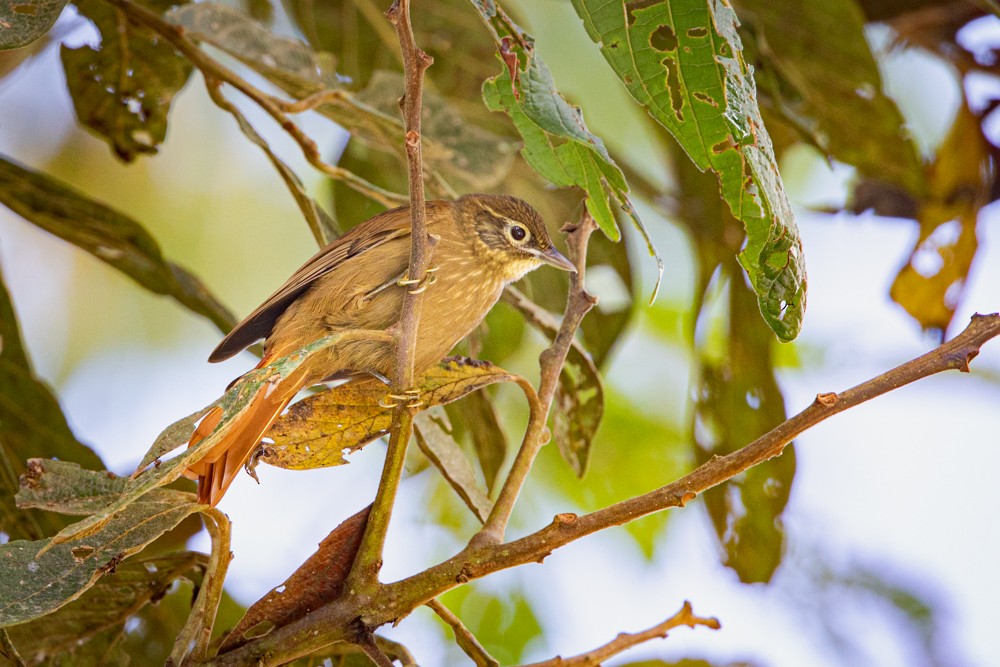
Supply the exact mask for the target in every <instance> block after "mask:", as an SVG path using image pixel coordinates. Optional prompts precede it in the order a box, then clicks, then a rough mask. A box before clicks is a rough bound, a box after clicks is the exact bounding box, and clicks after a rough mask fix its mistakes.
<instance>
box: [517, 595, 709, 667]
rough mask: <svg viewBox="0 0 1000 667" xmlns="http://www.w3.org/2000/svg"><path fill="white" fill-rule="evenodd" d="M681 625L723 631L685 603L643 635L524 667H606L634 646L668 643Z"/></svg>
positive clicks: (624, 634)
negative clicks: (668, 636)
mask: <svg viewBox="0 0 1000 667" xmlns="http://www.w3.org/2000/svg"><path fill="white" fill-rule="evenodd" d="M682 625H686V626H688V627H690V628H695V627H697V626H699V625H703V626H705V627H706V628H711V629H712V630H718V629H719V628H721V627H722V626H721V625H720V623H719V621H718V619H715V618H703V617H701V616H695V615H694V612H693V611H692V610H691V603H690V602H688V601H687V600H685V601H684V606H682V607H681V610H680V611H678V612H677V613H676V614H674V615H673V616H671V617H670V618H668V619H667V620H665V621H663V622H662V623H658V624H656V625H654V626H653V627H651V628H648V629H646V630H642V631H640V632H622V633H620V634H619V635H618V636H617V637H615V638H614V639H612V640H611V641H609V642H608V643H607V644H604V645H602V646H599V647H597V648H595V649H594V650H592V651H587V652H586V653H581V654H579V655H574V656H572V657H570V658H563V657H560V656H556V657H555V658H552V659H550V660H543V661H542V662H533V663H531V664H530V665H522V667H597V666H598V665H602V664H604V661H606V660H609V659H611V658H613V657H615V656H616V655H618V654H619V653H624V652H625V651H627V650H628V649H630V648H632V647H633V646H638V645H639V644H644V643H645V642H648V641H650V640H651V639H666V637H667V633H668V632H670V631H671V630H673V629H674V628H677V627H680V626H682Z"/></svg>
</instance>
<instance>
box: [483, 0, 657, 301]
mask: <svg viewBox="0 0 1000 667" xmlns="http://www.w3.org/2000/svg"><path fill="white" fill-rule="evenodd" d="M472 5H473V6H474V7H475V8H476V10H477V11H478V12H479V15H480V17H481V18H482V19H483V21H484V23H485V24H486V25H487V27H488V28H489V29H490V31H491V32H492V34H493V38H494V40H495V41H496V43H497V47H498V49H499V51H500V59H501V61H502V62H503V65H504V71H503V73H501V74H500V75H498V76H495V77H493V78H492V79H487V80H486V81H485V82H484V83H483V101H484V102H485V103H486V107H487V108H488V109H490V111H502V112H504V113H506V114H507V115H508V116H509V117H510V119H511V121H512V122H513V123H514V127H515V128H517V131H518V133H520V135H521V138H522V139H524V149H523V150H522V151H521V154H522V155H523V156H524V158H525V159H526V160H527V161H528V164H530V165H531V167H532V169H534V170H535V171H536V172H538V173H539V174H540V175H541V176H543V177H544V178H546V179H547V180H548V181H550V182H551V183H552V184H553V185H556V186H559V187H570V186H577V187H579V188H581V189H582V190H583V191H584V192H586V193H587V210H588V211H589V212H590V214H591V215H592V216H593V217H594V220H595V221H597V224H598V225H599V226H600V228H601V230H602V231H603V232H604V233H605V234H606V235H607V236H608V238H610V239H612V240H616V241H617V240H618V238H619V236H620V232H619V230H618V224H617V222H616V221H615V217H614V213H613V212H612V208H611V201H612V200H614V201H616V202H617V203H618V205H619V206H621V208H622V209H623V210H624V211H625V212H626V213H627V214H628V215H629V217H630V218H631V219H632V222H633V223H634V224H635V226H636V228H637V229H638V230H639V232H640V233H641V234H642V237H643V239H645V241H646V246H647V247H648V248H649V253H650V255H652V256H654V257H656V260H657V266H658V268H659V272H660V273H661V274H662V273H663V263H662V260H660V258H659V255H657V254H656V249H655V248H654V247H653V244H652V241H651V240H650V238H649V235H648V234H647V233H646V229H645V227H644V226H643V224H642V221H641V220H640V219H639V215H638V214H637V213H636V211H635V208H634V207H633V206H632V202H631V200H630V199H629V189H628V184H627V183H626V182H625V176H624V175H623V174H622V171H621V169H619V168H618V165H617V164H615V161H614V160H613V159H612V158H611V155H610V154H609V153H608V150H607V148H605V146H604V142H603V141H601V139H600V138H599V137H597V136H596V135H594V134H592V133H591V132H590V130H588V129H587V126H586V124H585V123H584V122H583V114H582V113H581V112H580V109H579V108H577V107H574V106H572V105H570V104H569V102H567V101H566V99H565V98H564V97H563V96H562V94H561V93H560V92H559V91H558V90H556V87H555V83H554V82H553V80H552V74H551V73H550V72H549V68H548V66H547V65H546V64H545V63H544V62H543V61H542V59H541V57H540V56H539V55H538V54H537V53H535V50H534V46H533V39H532V37H531V36H530V35H528V33H526V32H525V31H524V30H522V29H521V28H520V27H518V26H517V25H515V24H514V22H513V21H511V20H510V18H509V17H508V16H507V15H506V14H504V13H503V12H502V11H500V10H499V8H498V7H497V6H496V5H495V3H493V2H492V1H491V0H489V1H480V2H476V1H473V2H472ZM657 287H659V281H657ZM653 296H654V297H655V296H656V295H655V290H654V294H653Z"/></svg>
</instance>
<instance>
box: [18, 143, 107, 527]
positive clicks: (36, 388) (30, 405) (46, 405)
mask: <svg viewBox="0 0 1000 667" xmlns="http://www.w3.org/2000/svg"><path fill="white" fill-rule="evenodd" d="M0 164H2V162H0ZM39 456H58V457H59V458H60V459H62V460H63V461H76V462H78V463H81V464H83V465H85V466H88V467H92V468H103V467H104V464H103V463H102V462H101V459H100V458H99V457H98V456H97V455H96V454H94V452H93V451H92V450H91V449H90V448H89V447H87V446H86V445H84V444H81V443H80V442H79V441H78V440H77V439H76V437H75V436H74V435H73V432H72V431H71V430H70V428H69V425H68V424H67V423H66V418H65V417H64V416H63V413H62V410H61V409H60V407H59V402H58V401H57V400H56V397H55V396H54V395H53V394H52V392H51V390H50V389H49V388H48V387H47V386H46V385H45V383H43V382H41V381H40V380H39V379H38V378H36V377H35V375H34V372H33V370H32V368H31V362H30V360H29V359H28V354H27V350H25V348H24V345H23V343H22V342H21V335H20V332H19V331H18V326H17V319H16V317H15V315H14V306H13V304H12V303H11V301H10V296H9V295H8V294H7V289H6V287H5V286H4V283H3V277H2V276H0V531H2V532H4V533H7V535H9V536H10V539H19V538H20V539H36V540H37V539H41V538H42V537H45V536H46V535H51V534H53V533H55V532H56V531H58V530H59V529H60V528H62V527H63V526H65V525H66V523H67V522H66V521H65V520H63V519H62V518H60V517H56V516H52V515H50V514H44V513H40V512H35V511H21V510H18V509H17V508H16V507H15V505H14V494H15V493H17V490H18V476H19V475H21V474H22V473H23V472H24V470H25V468H24V462H25V461H26V460H28V459H29V458H32V457H39Z"/></svg>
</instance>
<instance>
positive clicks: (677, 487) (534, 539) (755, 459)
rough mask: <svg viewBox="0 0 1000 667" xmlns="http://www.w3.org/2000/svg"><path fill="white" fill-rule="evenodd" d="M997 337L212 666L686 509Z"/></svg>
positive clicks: (330, 634) (977, 319)
mask: <svg viewBox="0 0 1000 667" xmlns="http://www.w3.org/2000/svg"><path fill="white" fill-rule="evenodd" d="M998 335H1000V314H992V315H975V316H973V318H972V322H971V323H970V324H969V326H968V327H966V329H965V330H964V331H963V332H962V333H961V334H959V335H958V336H956V337H955V338H953V339H952V340H950V341H948V342H947V343H944V344H943V345H941V346H939V347H937V348H935V349H934V350H932V351H930V352H928V353H927V354H925V355H923V356H921V357H918V358H917V359H914V360H912V361H908V362H906V363H905V364H902V365H901V366H898V367H897V368H894V369H893V370H891V371H889V372H887V373H884V374H882V375H880V376H878V377H876V378H873V379H871V380H869V381H867V382H864V383H862V384H860V385H858V386H856V387H854V388H853V389H849V390H847V391H845V392H843V393H840V394H834V393H826V394H819V395H818V396H817V397H816V401H815V402H814V403H813V404H812V405H810V406H809V407H808V408H806V409H805V410H803V411H802V412H801V413H799V414H798V415H796V416H794V417H792V418H791V419H789V420H788V421H786V422H784V423H783V424H780V425H779V426H778V427H776V428H775V429H773V430H772V431H770V432H769V433H767V434H765V435H763V436H761V437H760V438H758V439H757V440H755V441H753V442H752V443H750V444H749V445H747V446H746V447H744V448H742V449H740V450H738V451H736V452H733V453H731V454H727V455H726V456H722V457H715V458H713V459H711V460H710V461H708V462H706V463H705V464H703V465H701V466H699V467H698V468H696V469H695V470H694V471H692V472H691V473H689V474H687V475H685V476H684V477H682V478H680V479H678V480H677V481H675V482H672V483H671V484H667V485H666V486H664V487H662V488H660V489H657V490H655V491H651V492H650V493H647V494H644V495H642V496H638V497H637V498H633V499H630V500H625V501H623V502H620V503H616V504H614V505H611V506H609V507H606V508H604V509H601V510H598V511H596V512H592V513H590V514H585V515H583V516H579V517H578V516H576V515H575V514H560V515H558V516H556V517H555V519H554V520H553V521H552V523H551V524H549V525H548V526H546V527H545V528H542V529H541V530H538V531H536V532H534V533H531V534H530V535H527V536H525V537H523V538H521V539H518V540H514V541H513V542H508V543H505V544H502V545H495V544H490V543H479V544H470V545H469V546H468V547H466V548H465V549H463V550H462V551H461V552H460V553H458V554H456V555H455V556H453V557H451V558H449V559H448V560H446V561H444V562H443V563H440V564H438V565H435V566H433V567H431V568H428V569H427V570H424V571H423V572H420V573H418V574H415V575H413V576H411V577H408V578H406V579H403V580H400V581H397V582H394V583H391V584H386V585H383V586H382V587H381V588H380V590H379V596H378V599H377V600H371V599H368V600H365V599H361V598H358V597H351V596H346V597H342V598H340V599H338V600H335V601H333V602H331V603H330V604H328V605H326V606H324V607H322V608H320V609H317V610H316V611H314V612H312V613H311V614H309V615H307V616H305V617H303V618H301V619H299V620H298V621H295V622H293V623H290V624H289V625H287V626H285V627H282V628H278V629H277V630H275V631H274V632H272V633H270V634H268V635H267V636H265V637H262V638H261V639H259V640H256V641H254V642H251V643H249V644H247V645H246V646H244V647H242V648H241V649H239V650H237V651H233V652H231V653H227V654H225V655H223V656H219V658H217V659H216V660H214V661H212V662H211V663H210V664H214V665H243V664H258V662H259V663H260V664H262V665H271V664H282V663H283V662H287V661H288V660H289V659H291V658H294V657H297V656H301V655H306V654H308V653H309V652H311V651H314V650H317V649H319V648H322V647H324V646H328V645H329V644H331V643H333V642H336V641H345V640H347V638H348V634H349V625H350V623H351V622H352V620H353V619H357V618H359V617H361V616H363V617H364V619H365V622H366V624H367V625H368V627H375V626H378V625H381V624H384V623H392V622H396V621H398V620H399V619H401V618H403V617H405V616H406V615H407V614H409V613H410V612H412V611H413V610H414V609H416V608H417V607H418V606H420V605H422V604H427V602H429V601H430V600H432V599H433V598H435V597H437V596H439V595H441V594H442V593H444V592H446V591H448V590H451V589H452V588H455V587H456V586H459V585H461V584H463V583H466V582H468V581H471V580H473V579H478V578H481V577H484V576H486V575H488V574H492V573H494V572H499V571H500V570H505V569H509V568H512V567H516V566H518V565H523V564H525V563H530V562H539V561H541V560H543V559H544V558H545V557H546V556H547V555H548V554H550V553H551V552H552V551H554V550H555V549H558V548H559V547H562V546H565V545H566V544H569V543H570V542H574V541H576V540H578V539H580V538H582V537H585V536H587V535H590V534H592V533H596V532H598V531H601V530H604V529H607V528H610V527H612V526H618V525H621V524H624V523H628V522H630V521H634V520H635V519H638V518H641V517H643V516H647V515H649V514H652V513H654V512H658V511H662V510H665V509H669V508H673V507H683V506H684V505H685V504H686V503H688V502H690V501H691V500H692V499H694V498H695V497H697V495H698V494H699V493H702V492H703V491H705V490H707V489H709V488H712V487H713V486H717V485H718V484H721V483H723V482H725V481H727V480H730V479H732V478H733V477H734V476H736V475H737V474H739V473H740V472H742V471H744V470H746V469H747V468H750V467H752V466H754V465H756V464H758V463H761V462H763V461H765V460H767V459H769V458H772V457H773V456H777V455H779V454H780V453H781V452H782V451H783V450H784V448H785V446H787V445H788V443H789V442H791V441H792V440H793V439H794V438H795V437H796V436H798V435H799V434H800V433H802V432H803V431H805V430H806V429H808V428H810V427H812V426H814V425H816V424H818V423H819V422H821V421H823V420H825V419H827V418H829V417H832V416H833V415H835V414H837V413H839V412H843V411H844V410H847V409H849V408H852V407H855V406H857V405H859V404H861V403H863V402H865V401H868V400H870V399H872V398H875V397H877V396H880V395H882V394H885V393H888V392H890V391H893V390H894V389H898V388H899V387H902V386H904V385H906V384H909V383H911V382H915V381H916V380H920V379H922V378H926V377H928V376H931V375H934V374H936V373H940V372H942V371H946V370H960V371H963V372H968V370H969V362H970V361H971V360H972V359H973V358H974V357H975V356H976V355H977V354H979V349H980V347H982V345H983V344H985V343H986V342H987V341H989V340H990V339H992V338H995V337H997V336H998Z"/></svg>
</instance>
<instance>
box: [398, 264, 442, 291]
mask: <svg viewBox="0 0 1000 667" xmlns="http://www.w3.org/2000/svg"><path fill="white" fill-rule="evenodd" d="M440 268H441V267H440V266H432V267H431V268H429V269H427V270H426V271H424V277H423V278H422V279H421V280H416V279H413V278H408V277H407V275H406V274H405V273H404V274H403V277H402V278H400V279H399V280H397V281H396V284H397V285H399V286H400V287H411V286H414V285H415V287H413V288H412V289H409V290H407V291H408V292H409V293H410V294H420V293H421V292H423V291H424V290H426V289H427V288H428V287H430V286H431V285H433V284H434V283H436V282H437V276H436V275H435V273H434V272H435V271H437V270H438V269H440Z"/></svg>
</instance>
